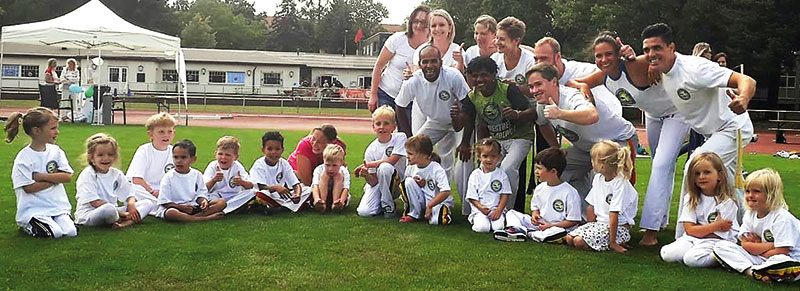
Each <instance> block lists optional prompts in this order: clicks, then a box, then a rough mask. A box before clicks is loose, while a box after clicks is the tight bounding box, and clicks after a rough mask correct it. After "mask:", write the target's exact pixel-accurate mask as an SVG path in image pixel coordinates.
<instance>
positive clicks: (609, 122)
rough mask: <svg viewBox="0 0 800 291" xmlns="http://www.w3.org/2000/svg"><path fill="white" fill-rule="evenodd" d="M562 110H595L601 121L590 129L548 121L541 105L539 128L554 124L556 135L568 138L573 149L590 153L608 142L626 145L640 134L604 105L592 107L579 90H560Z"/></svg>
mask: <svg viewBox="0 0 800 291" xmlns="http://www.w3.org/2000/svg"><path fill="white" fill-rule="evenodd" d="M558 92H559V97H558V98H559V101H558V108H560V109H562V110H564V109H567V110H581V109H585V108H591V107H595V108H596V109H597V115H598V117H599V119H598V120H597V122H595V123H593V124H590V125H579V124H576V123H572V122H568V121H564V120H561V119H547V118H545V117H544V107H545V105H544V104H537V108H536V110H537V119H536V123H537V124H539V125H546V124H548V123H552V124H553V126H554V127H555V129H556V131H558V133H560V134H561V135H562V136H564V137H565V138H566V139H567V140H569V142H571V143H572V145H573V146H575V147H576V148H578V149H580V150H582V151H586V152H588V151H590V150H591V149H592V146H593V145H594V144H595V143H597V142H599V141H601V140H604V139H607V140H612V141H625V140H627V139H629V138H631V137H633V135H634V134H635V133H636V129H635V128H634V127H633V125H632V124H631V123H630V122H629V121H627V120H625V118H622V116H620V115H617V114H614V113H612V112H611V110H610V109H609V108H608V107H607V106H606V105H605V104H604V103H602V102H596V103H597V106H594V105H592V103H590V102H589V101H586V99H585V98H584V97H583V94H581V92H580V91H578V89H575V88H570V87H566V86H559V89H558Z"/></svg>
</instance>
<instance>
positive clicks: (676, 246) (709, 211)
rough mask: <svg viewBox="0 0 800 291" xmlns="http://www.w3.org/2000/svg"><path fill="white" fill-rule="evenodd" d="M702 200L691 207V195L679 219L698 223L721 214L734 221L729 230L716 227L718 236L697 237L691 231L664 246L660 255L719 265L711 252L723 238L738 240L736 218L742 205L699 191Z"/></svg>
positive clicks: (666, 258) (669, 259)
mask: <svg viewBox="0 0 800 291" xmlns="http://www.w3.org/2000/svg"><path fill="white" fill-rule="evenodd" d="M700 197H701V198H700V201H699V203H698V204H697V207H695V208H694V210H692V209H691V208H690V207H689V199H686V200H685V201H684V204H685V205H683V212H682V213H681V214H680V216H679V217H678V223H681V224H682V223H685V222H690V223H694V224H696V225H707V224H710V223H712V222H714V221H715V220H717V219H718V217H719V218H721V219H727V220H731V221H732V222H733V224H732V225H731V229H729V230H728V231H715V232H714V234H715V235H717V236H718V237H719V238H698V237H694V236H691V235H689V234H684V235H683V236H681V237H679V238H678V239H677V240H675V241H674V242H672V243H670V244H668V245H665V246H663V247H661V259H663V260H664V261H666V262H681V263H684V264H686V265H687V266H690V267H712V266H716V265H717V262H716V261H714V257H713V255H712V253H713V249H714V245H716V244H717V243H719V242H721V241H730V242H734V243H735V242H736V235H737V234H738V233H739V222H738V221H737V220H736V213H737V212H738V210H739V206H738V205H737V203H736V201H733V200H731V199H726V200H725V201H722V202H720V203H717V199H716V198H715V197H713V196H706V195H703V194H700Z"/></svg>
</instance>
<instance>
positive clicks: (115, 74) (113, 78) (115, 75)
mask: <svg viewBox="0 0 800 291" xmlns="http://www.w3.org/2000/svg"><path fill="white" fill-rule="evenodd" d="M108 81H109V82H117V83H125V82H128V68H125V67H111V68H108Z"/></svg>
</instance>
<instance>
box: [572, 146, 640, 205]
mask: <svg viewBox="0 0 800 291" xmlns="http://www.w3.org/2000/svg"><path fill="white" fill-rule="evenodd" d="M615 142H617V143H619V145H621V146H623V147H628V143H627V141H615ZM634 170H635V169H634ZM594 174H595V172H594V170H593V169H592V156H591V154H590V153H589V152H588V151H583V150H581V149H578V148H576V147H571V148H568V149H567V166H566V167H565V168H564V172H563V173H562V174H561V181H565V182H567V183H569V185H570V186H572V187H573V188H575V190H577V191H578V195H579V196H580V197H581V216H582V217H583V219H586V208H587V207H589V203H588V202H586V196H587V195H588V194H589V190H591V189H592V178H593V176H594Z"/></svg>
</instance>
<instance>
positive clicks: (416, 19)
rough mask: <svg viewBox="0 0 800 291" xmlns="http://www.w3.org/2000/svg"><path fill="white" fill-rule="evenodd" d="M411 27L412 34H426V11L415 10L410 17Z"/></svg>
mask: <svg viewBox="0 0 800 291" xmlns="http://www.w3.org/2000/svg"><path fill="white" fill-rule="evenodd" d="M411 26H412V27H411V29H412V30H413V31H414V36H417V35H422V36H425V37H427V36H428V13H427V12H425V11H419V12H417V15H413V16H412V17H411Z"/></svg>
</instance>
